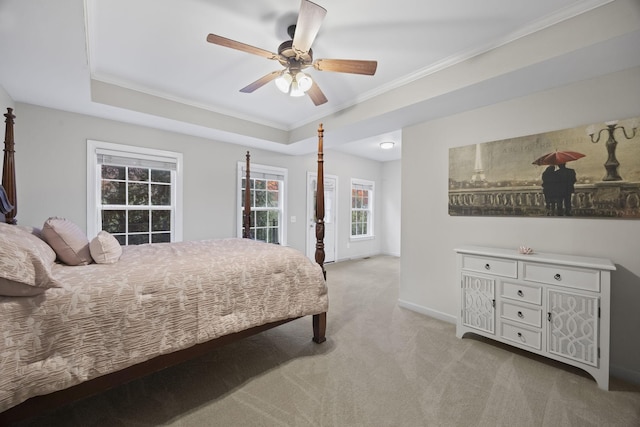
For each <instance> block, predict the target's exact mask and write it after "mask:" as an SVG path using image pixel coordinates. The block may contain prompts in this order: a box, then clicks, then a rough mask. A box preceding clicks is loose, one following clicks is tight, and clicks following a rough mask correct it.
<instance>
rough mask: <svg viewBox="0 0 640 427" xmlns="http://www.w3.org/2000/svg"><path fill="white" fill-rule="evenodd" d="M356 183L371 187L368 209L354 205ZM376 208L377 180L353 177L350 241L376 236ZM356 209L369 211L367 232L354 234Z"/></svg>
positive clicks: (369, 189) (350, 205)
mask: <svg viewBox="0 0 640 427" xmlns="http://www.w3.org/2000/svg"><path fill="white" fill-rule="evenodd" d="M355 185H361V186H364V187H369V188H367V190H368V191H369V207H368V208H367V209H358V208H354V207H353V190H354V186H355ZM374 210H375V182H374V181H369V180H367V179H360V178H351V185H350V192H349V240H350V241H361V240H371V239H375V237H376V236H375V230H374ZM354 211H366V212H368V215H367V234H357V235H354V234H352V233H353V213H354Z"/></svg>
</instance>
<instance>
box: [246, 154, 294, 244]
mask: <svg viewBox="0 0 640 427" xmlns="http://www.w3.org/2000/svg"><path fill="white" fill-rule="evenodd" d="M245 167H246V165H245V163H244V162H238V216H237V224H238V227H237V232H238V236H242V213H243V211H244V191H245V190H244V188H245V180H246V169H245ZM249 189H250V192H251V194H250V196H249V199H250V201H251V227H250V233H251V235H250V238H251V239H254V240H261V241H263V242H267V243H276V244H280V245H285V244H286V221H285V218H286V215H285V206H286V200H285V199H286V194H287V192H286V189H287V170H286V169H283V168H277V167H272V166H263V165H256V164H253V163H252V164H251V177H250V180H249Z"/></svg>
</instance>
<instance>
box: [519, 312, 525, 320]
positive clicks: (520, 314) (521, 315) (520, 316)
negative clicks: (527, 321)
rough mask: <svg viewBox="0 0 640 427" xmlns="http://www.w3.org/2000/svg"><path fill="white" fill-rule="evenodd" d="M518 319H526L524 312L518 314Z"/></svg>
mask: <svg viewBox="0 0 640 427" xmlns="http://www.w3.org/2000/svg"><path fill="white" fill-rule="evenodd" d="M518 317H519V318H521V319H523V318H524V314H522V312H521V311H519V312H518Z"/></svg>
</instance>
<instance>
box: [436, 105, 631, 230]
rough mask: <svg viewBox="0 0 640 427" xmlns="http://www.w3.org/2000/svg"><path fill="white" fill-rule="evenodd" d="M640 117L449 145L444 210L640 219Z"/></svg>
mask: <svg viewBox="0 0 640 427" xmlns="http://www.w3.org/2000/svg"><path fill="white" fill-rule="evenodd" d="M639 123H640V117H634V118H627V119H619V120H612V121H608V122H603V123H593V124H588V125H585V126H579V127H576V128H572V129H563V130H559V131H554V132H546V133H541V134H536V135H528V136H522V137H517V138H510V139H505V140H501V141H492V142H485V143H479V144H473V145H467V146H463V147H454V148H451V149H449V215H474V216H527V217H558V216H561V217H583V218H623V219H624V218H626V219H637V218H640V131H638V125H639Z"/></svg>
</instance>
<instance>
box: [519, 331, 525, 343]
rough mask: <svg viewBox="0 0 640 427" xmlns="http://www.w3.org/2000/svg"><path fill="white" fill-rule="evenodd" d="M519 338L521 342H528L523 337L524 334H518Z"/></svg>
mask: <svg viewBox="0 0 640 427" xmlns="http://www.w3.org/2000/svg"><path fill="white" fill-rule="evenodd" d="M518 338H520V341H522V342H525V341H526V340H525V339H524V335H522V332H518Z"/></svg>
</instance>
